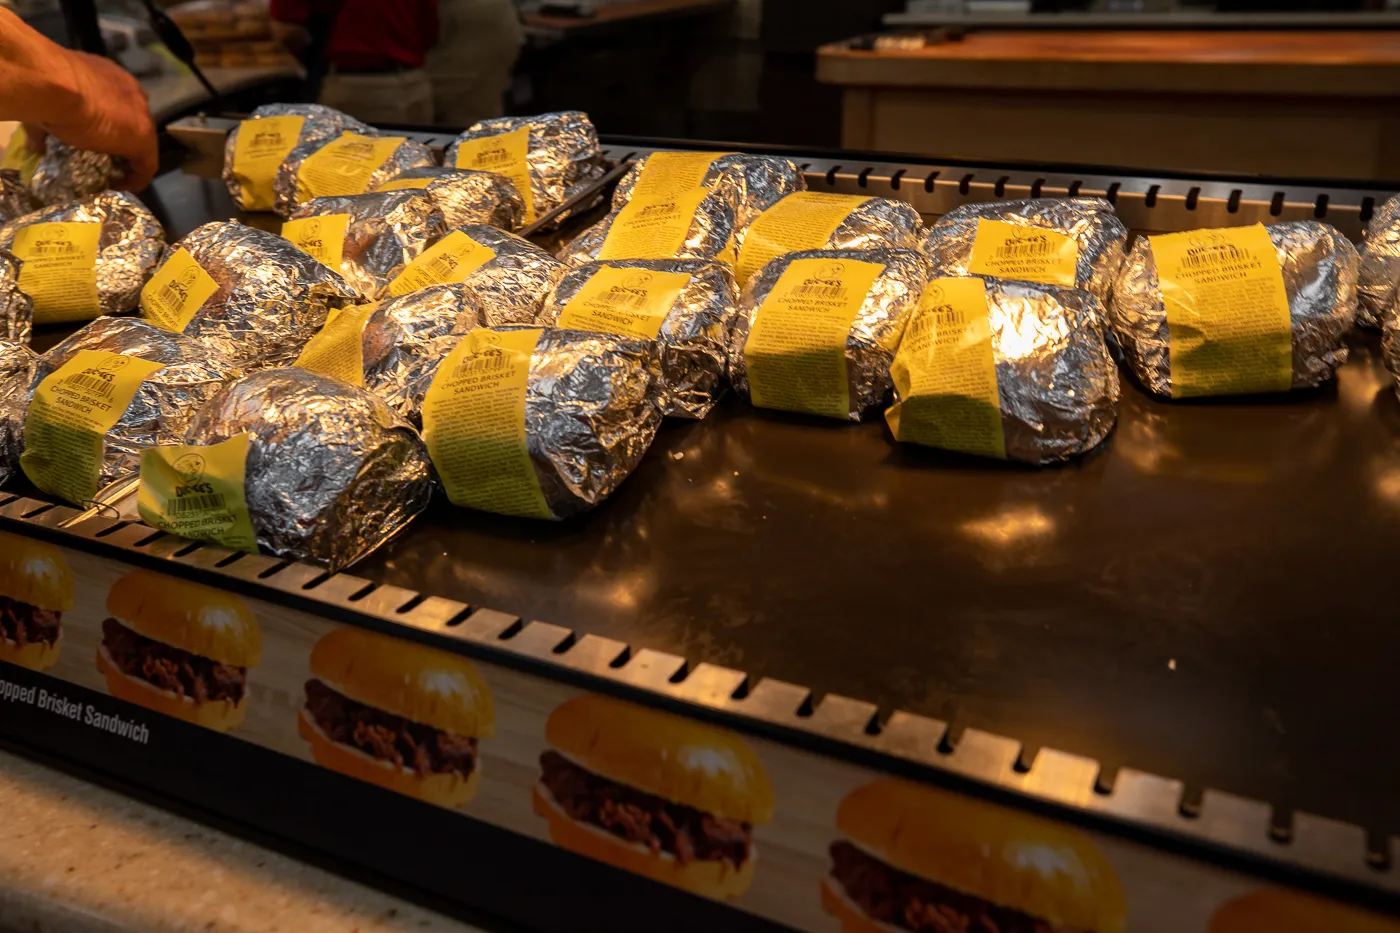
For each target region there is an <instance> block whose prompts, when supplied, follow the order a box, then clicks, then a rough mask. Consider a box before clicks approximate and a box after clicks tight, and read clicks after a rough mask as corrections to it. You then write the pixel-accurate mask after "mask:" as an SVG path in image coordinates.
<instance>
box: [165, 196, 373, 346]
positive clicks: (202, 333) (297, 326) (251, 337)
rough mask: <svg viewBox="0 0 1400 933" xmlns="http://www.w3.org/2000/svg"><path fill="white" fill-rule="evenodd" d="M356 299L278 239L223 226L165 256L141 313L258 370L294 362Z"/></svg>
mask: <svg viewBox="0 0 1400 933" xmlns="http://www.w3.org/2000/svg"><path fill="white" fill-rule="evenodd" d="M358 300H359V295H358V294H357V293H356V291H355V290H354V289H353V288H351V287H350V285H349V283H347V282H346V281H345V280H344V279H343V278H341V277H340V274H339V273H338V272H335V271H333V270H332V269H330V268H328V267H326V266H325V265H322V264H321V263H319V262H317V261H316V260H314V259H312V258H311V257H310V256H308V255H307V254H306V253H304V252H302V251H301V250H299V249H297V248H296V247H295V246H293V245H292V244H291V243H289V242H288V241H287V240H284V239H283V238H282V237H280V236H278V235H276V234H275V233H268V232H266V231H264V230H258V229H256V228H254V227H246V226H244V225H243V224H240V223H235V222H233V221H217V222H215V223H208V224H205V225H204V226H202V227H199V228H197V229H196V230H194V231H193V232H192V233H190V235H189V236H187V237H185V238H184V239H182V240H180V242H178V243H176V244H175V245H174V246H173V247H172V248H171V249H170V250H169V251H168V252H167V254H166V257H165V260H164V262H163V263H162V264H161V267H160V268H159V269H158V270H156V273H155V275H154V276H152V278H151V281H150V283H149V285H148V286H147V288H146V289H145V290H144V291H143V292H142V295H141V313H142V314H143V315H144V316H145V317H146V318H147V319H149V320H152V321H154V322H156V323H157V324H159V325H160V326H162V327H164V328H165V329H167V330H172V331H179V332H181V333H184V334H186V335H188V336H190V337H193V338H195V339H196V340H198V341H199V342H200V343H203V344H205V345H206V346H208V347H210V348H211V349H213V350H215V351H218V352H220V353H223V354H225V355H226V356H228V357H229V358H230V359H232V360H234V361H236V362H237V363H238V364H239V365H240V366H242V367H244V368H245V369H249V370H253V369H265V368H267V367H271V366H285V365H288V364H290V363H291V362H292V361H293V360H295V359H296V358H297V354H299V353H300V352H301V349H302V347H303V346H304V345H305V344H306V341H308V340H310V339H311V337H312V335H314V334H315V333H316V332H317V331H318V330H320V329H321V326H322V325H323V324H325V323H326V316H327V314H328V313H329V312H330V311H331V310H332V309H334V308H342V307H345V306H346V305H350V304H354V303H355V302H356V301H358Z"/></svg>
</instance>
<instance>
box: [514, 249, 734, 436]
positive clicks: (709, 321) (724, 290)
mask: <svg viewBox="0 0 1400 933" xmlns="http://www.w3.org/2000/svg"><path fill="white" fill-rule="evenodd" d="M605 267H610V268H613V269H636V270H637V271H638V272H639V273H642V274H645V273H647V272H649V271H650V272H678V273H682V274H684V275H688V276H690V281H689V282H688V283H687V284H686V286H685V288H683V289H682V290H681V293H680V294H679V295H677V296H676V301H675V303H674V304H673V305H672V306H671V310H670V312H669V313H668V314H667V315H666V317H665V319H664V320H663V321H662V322H661V330H660V332H659V333H658V334H657V337H656V342H657V344H658V345H659V350H660V354H661V379H660V381H659V382H658V384H657V398H656V400H657V404H658V405H659V406H660V408H661V413H662V414H664V415H674V416H678V417H682V418H703V417H705V416H706V415H707V414H709V412H710V409H711V408H713V407H714V406H715V402H717V401H718V400H719V397H720V395H721V393H722V392H723V391H724V376H725V370H726V363H727V359H728V355H727V351H726V349H725V338H726V336H727V335H728V333H729V329H730V327H732V326H733V321H734V316H735V315H736V314H737V313H738V294H737V288H736V286H735V284H734V273H733V272H732V271H731V270H730V269H729V268H728V267H727V266H725V265H723V264H721V263H717V262H698V261H696V260H645V259H632V260H622V261H610V262H606V263H590V264H588V265H585V266H579V267H578V268H577V269H571V270H570V271H569V272H568V274H567V275H565V276H564V278H563V280H562V281H560V283H559V285H558V286H557V287H556V288H555V289H554V291H553V292H551V293H550V295H549V297H548V298H547V299H545V303H544V309H543V310H542V311H541V312H540V316H539V319H538V322H537V323H539V324H541V325H543V326H545V327H554V326H555V324H556V322H557V321H558V319H559V315H560V313H561V312H563V310H564V308H565V306H567V305H568V303H569V302H570V301H572V300H573V299H574V297H575V296H577V295H578V293H579V290H580V289H581V288H583V287H584V286H585V285H587V284H588V281H589V280H590V279H591V278H593V275H594V273H596V272H597V271H598V270H599V269H601V268H605Z"/></svg>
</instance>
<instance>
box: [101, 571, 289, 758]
mask: <svg viewBox="0 0 1400 933" xmlns="http://www.w3.org/2000/svg"><path fill="white" fill-rule="evenodd" d="M107 612H108V618H107V619H106V620H104V621H103V623H102V643H101V644H100V645H99V646H98V648H97V668H98V670H100V671H101V672H102V673H103V674H105V675H107V690H108V692H109V693H111V694H112V696H114V697H116V698H117V699H119V700H125V701H127V702H128V703H135V704H136V705H138V706H144V707H146V708H147V709H149V710H154V711H155V712H157V713H164V714H165V715H166V716H174V717H175V718H176V719H183V720H184V721H185V722H190V723H194V724H195V725H197V726H204V727H205V728H208V729H215V730H217V731H219V732H227V731H229V730H231V729H237V728H238V727H239V726H241V725H242V724H243V717H244V715H245V714H246V713H247V711H248V704H247V699H248V668H250V667H257V666H258V663H259V662H260V661H261V659H262V634H261V631H260V629H259V628H258V620H257V618H256V617H255V616H254V615H253V613H252V612H251V611H250V610H249V609H248V607H247V606H246V605H245V604H244V603H243V600H241V599H239V598H238V597H237V596H235V595H234V594H232V593H227V592H224V591H223V590H216V589H213V588H212V587H208V586H201V585H199V584H198V583H189V582H186V581H184V580H177V579H175V578H174V577H167V576H165V575H163V574H158V573H152V572H151V571H148V570H135V571H132V572H131V573H129V574H127V575H126V576H124V577H122V578H121V579H120V580H118V581H117V582H116V583H113V584H112V588H111V589H110V590H109V591H108V592H107Z"/></svg>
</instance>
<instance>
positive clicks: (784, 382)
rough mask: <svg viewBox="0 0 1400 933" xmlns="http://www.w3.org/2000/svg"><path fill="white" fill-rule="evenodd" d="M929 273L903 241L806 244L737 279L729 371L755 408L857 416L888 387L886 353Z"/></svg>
mask: <svg viewBox="0 0 1400 933" xmlns="http://www.w3.org/2000/svg"><path fill="white" fill-rule="evenodd" d="M926 281H927V275H926V274H925V272H924V261H923V258H922V257H921V256H920V255H919V254H918V253H917V252H915V251H913V250H908V249H872V250H807V251H804V252H800V253H789V254H788V255H786V256H782V257H780V258H778V259H775V260H774V261H773V262H770V263H769V264H768V265H766V266H764V267H763V270H762V271H761V272H759V273H758V275H756V276H754V277H753V279H751V280H750V281H749V284H747V285H745V286H744V293H743V296H742V298H741V299H740V302H739V313H738V315H737V316H736V317H735V322H734V328H733V330H732V331H731V332H730V340H729V379H730V381H731V382H732V383H733V384H734V390H735V391H736V392H738V393H739V394H740V395H743V396H745V397H747V398H748V399H749V400H750V401H752V402H753V404H754V405H755V406H757V407H759V408H779V409H783V410H786V411H799V412H807V413H809V414H814V415H825V416H826V417H829V418H843V419H847V420H850V421H859V420H860V419H861V417H862V416H863V415H864V414H865V413H866V412H867V411H869V410H870V409H872V408H874V407H875V406H877V405H879V404H880V403H881V402H883V401H884V399H885V396H886V395H888V394H889V391H890V363H892V362H893V361H894V353H895V350H896V349H897V348H898V346H899V339H900V337H901V336H902V335H903V334H904V327H905V325H906V324H907V323H908V321H909V317H910V316H911V315H912V314H913V313H914V309H915V308H916V307H917V306H918V303H919V296H920V294H922V292H923V290H924V284H925V282H926Z"/></svg>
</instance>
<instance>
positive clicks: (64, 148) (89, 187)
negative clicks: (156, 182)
mask: <svg viewBox="0 0 1400 933" xmlns="http://www.w3.org/2000/svg"><path fill="white" fill-rule="evenodd" d="M126 169H127V166H126V160H125V159H122V158H119V157H114V156H110V155H107V154H106V153H105V152H93V151H91V150H89V149H76V148H74V147H73V146H70V145H68V144H67V143H65V142H60V141H59V140H58V137H56V136H50V137H49V138H48V141H47V142H46V143H45V144H44V154H43V156H42V157H40V159H39V165H38V166H37V167H36V168H35V169H34V176H33V177H32V178H30V179H29V190H30V191H32V192H34V197H36V198H38V200H39V203H40V204H44V205H54V204H67V203H69V202H70V201H76V200H78V199H79V198H86V197H88V196H90V195H94V194H99V193H100V192H103V191H106V190H107V189H109V188H111V187H112V186H113V185H115V184H116V183H117V182H119V181H121V180H122V178H123V177H124V176H125V175H126Z"/></svg>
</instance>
